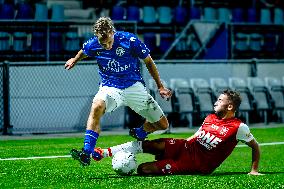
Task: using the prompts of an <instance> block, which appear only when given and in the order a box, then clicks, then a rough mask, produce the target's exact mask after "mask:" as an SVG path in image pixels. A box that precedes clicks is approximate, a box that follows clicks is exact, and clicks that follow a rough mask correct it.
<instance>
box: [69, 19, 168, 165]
mask: <svg viewBox="0 0 284 189" xmlns="http://www.w3.org/2000/svg"><path fill="white" fill-rule="evenodd" d="M93 30H94V34H95V36H94V37H93V38H91V39H89V40H88V41H87V42H85V43H84V45H83V48H82V49H81V50H80V51H79V52H78V53H77V55H76V56H75V57H74V58H71V59H69V60H68V61H67V62H66V64H65V68H66V69H67V70H69V69H71V68H73V67H74V66H75V64H76V63H77V62H78V61H80V60H82V59H84V58H86V57H92V58H95V59H96V60H97V63H98V66H99V74H100V76H101V85H100V87H99V91H98V92H97V94H96V95H95V97H94V99H93V103H92V107H91V110H90V114H89V117H88V121H87V128H86V134H85V140H84V148H83V149H82V150H76V149H73V150H71V152H70V154H71V156H72V157H73V158H74V159H76V160H78V161H79V162H80V163H81V165H83V166H85V165H89V164H90V157H91V156H92V157H93V158H94V159H96V157H98V158H101V157H100V154H97V152H95V151H94V148H95V146H96V142H97V139H98V137H99V134H100V118H101V117H102V116H103V115H104V113H105V112H112V111H114V110H115V109H116V108H118V107H120V106H123V105H124V106H128V107H130V108H131V109H132V110H134V111H135V112H137V113H138V114H139V115H141V116H142V117H144V118H145V119H146V122H145V123H144V125H143V126H141V127H138V128H134V129H130V132H129V133H130V135H131V136H133V137H134V138H136V139H138V140H144V139H145V138H146V137H147V135H148V134H149V133H152V132H154V131H157V130H165V129H167V128H168V126H169V124H168V120H167V118H166V116H165V115H164V113H163V111H162V110H161V108H160V106H159V105H158V104H157V102H156V101H155V100H154V99H153V97H152V96H151V95H150V94H149V93H148V92H147V90H146V88H145V83H144V81H143V78H142V76H141V74H140V69H139V68H140V65H139V64H140V59H142V60H143V61H144V63H145V64H146V67H147V69H148V71H149V73H150V74H151V76H152V77H153V79H154V80H155V82H156V84H157V88H158V90H159V93H160V95H161V96H162V97H163V98H165V99H169V98H170V97H171V95H172V93H171V91H170V90H169V89H167V88H166V87H165V86H163V84H162V82H161V79H160V76H159V73H158V70H157V67H156V65H155V63H154V61H153V59H152V58H151V56H150V51H149V49H148V48H147V47H146V45H145V44H144V43H142V42H141V41H140V40H139V39H138V38H137V36H136V35H134V34H132V33H128V32H122V31H116V30H115V28H114V24H113V22H112V20H111V19H110V18H108V17H101V18H99V19H98V20H97V21H96V23H95V24H94V26H93Z"/></svg>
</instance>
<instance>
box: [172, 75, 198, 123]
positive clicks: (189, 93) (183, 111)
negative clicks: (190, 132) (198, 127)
mask: <svg viewBox="0 0 284 189" xmlns="http://www.w3.org/2000/svg"><path fill="white" fill-rule="evenodd" d="M170 88H171V89H172V90H173V91H174V93H173V97H172V99H173V104H174V109H175V112H178V113H179V115H180V117H182V118H183V117H185V118H186V119H187V120H188V127H189V128H192V127H193V113H194V112H195V111H196V107H195V96H194V92H193V90H192V88H191V87H190V85H189V83H188V81H187V80H186V79H183V78H172V79H170ZM182 118H181V119H182Z"/></svg>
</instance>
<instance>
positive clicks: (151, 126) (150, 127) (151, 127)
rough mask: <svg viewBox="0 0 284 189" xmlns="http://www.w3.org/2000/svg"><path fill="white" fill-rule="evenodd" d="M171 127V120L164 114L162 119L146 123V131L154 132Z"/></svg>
mask: <svg viewBox="0 0 284 189" xmlns="http://www.w3.org/2000/svg"><path fill="white" fill-rule="evenodd" d="M168 127H169V122H168V119H167V118H166V116H162V117H161V119H160V120H159V121H157V122H155V123H150V122H148V121H146V122H145V123H144V130H145V131H146V132H151V133H152V132H154V131H157V130H166V129H167V128H168Z"/></svg>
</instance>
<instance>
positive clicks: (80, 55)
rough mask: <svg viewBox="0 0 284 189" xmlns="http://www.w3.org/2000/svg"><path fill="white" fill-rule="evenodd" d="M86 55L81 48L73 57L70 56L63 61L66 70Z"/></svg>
mask: <svg viewBox="0 0 284 189" xmlns="http://www.w3.org/2000/svg"><path fill="white" fill-rule="evenodd" d="M86 57H87V55H85V54H84V52H83V50H82V49H81V50H80V51H79V52H78V53H77V55H76V56H75V57H74V58H70V59H69V60H68V61H67V62H66V63H65V66H64V67H65V69H67V70H70V69H71V68H73V67H74V66H75V64H76V63H77V62H78V61H80V60H82V59H84V58H86Z"/></svg>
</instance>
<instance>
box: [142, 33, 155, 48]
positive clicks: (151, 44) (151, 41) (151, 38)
mask: <svg viewBox="0 0 284 189" xmlns="http://www.w3.org/2000/svg"><path fill="white" fill-rule="evenodd" d="M144 43H145V44H146V45H147V47H148V48H149V49H150V51H154V50H155V49H156V48H157V46H156V34H155V33H153V32H147V33H144Z"/></svg>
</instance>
